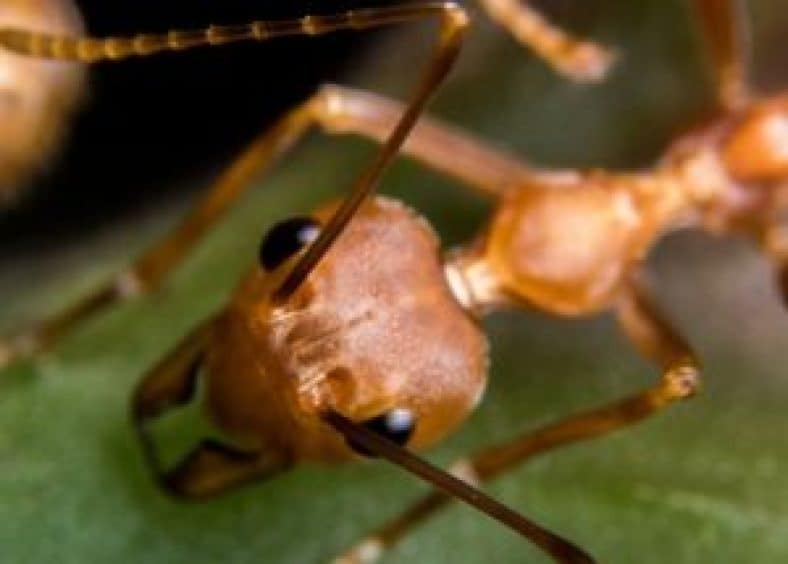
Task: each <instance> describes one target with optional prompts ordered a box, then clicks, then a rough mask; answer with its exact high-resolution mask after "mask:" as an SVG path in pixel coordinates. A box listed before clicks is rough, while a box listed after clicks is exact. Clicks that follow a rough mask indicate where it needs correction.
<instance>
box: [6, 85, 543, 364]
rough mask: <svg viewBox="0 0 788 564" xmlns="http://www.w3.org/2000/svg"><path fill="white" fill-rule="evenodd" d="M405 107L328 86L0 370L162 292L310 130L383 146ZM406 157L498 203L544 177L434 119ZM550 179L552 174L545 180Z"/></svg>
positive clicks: (22, 338) (408, 146)
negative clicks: (104, 314) (128, 303)
mask: <svg viewBox="0 0 788 564" xmlns="http://www.w3.org/2000/svg"><path fill="white" fill-rule="evenodd" d="M404 108H405V106H404V105H403V104H402V103H400V102H396V101H393V100H389V99H387V98H384V97H382V96H379V95H375V94H372V93H369V92H365V91H361V90H355V89H352V88H346V87H341V86H336V85H330V86H324V87H323V88H321V89H320V90H319V91H318V92H317V93H316V94H315V95H314V96H313V97H312V98H310V99H309V100H307V101H306V102H305V103H303V104H302V105H301V106H299V107H297V108H296V109H294V110H292V111H291V112H290V113H289V114H287V115H286V116H285V117H284V118H282V119H281V120H280V121H279V122H277V123H276V124H275V125H274V126H273V127H272V128H270V129H269V130H267V131H266V132H265V133H264V134H263V135H261V136H260V137H259V138H258V139H257V140H255V141H254V142H253V143H252V144H251V145H250V146H249V148H248V149H246V151H245V152H244V153H243V154H242V155H241V156H240V157H239V158H238V159H237V160H236V161H235V162H234V163H233V164H232V165H231V166H230V167H229V168H228V169H227V170H226V171H225V172H224V173H223V174H222V175H221V177H220V178H219V179H218V181H217V182H216V183H215V184H214V185H213V186H212V187H211V188H210V189H209V190H208V193H207V195H206V196H205V197H204V198H203V200H202V201H201V202H200V203H199V204H198V205H197V206H196V207H195V209H194V210H193V211H192V212H191V213H189V215H188V216H187V217H186V218H185V219H184V220H183V222H182V223H181V224H180V225H179V226H178V227H177V228H176V229H175V230H173V231H172V232H171V233H170V234H169V235H167V236H166V237H165V238H164V239H162V240H161V241H159V242H158V243H156V244H154V245H153V246H152V247H151V248H150V249H148V250H147V251H145V252H144V253H143V254H142V255H141V256H140V257H139V258H138V259H137V260H136V261H134V262H133V263H132V265H131V266H130V267H129V268H128V269H126V270H125V271H123V272H121V273H120V274H119V275H117V276H115V277H114V278H113V279H112V280H110V281H109V282H108V283H106V284H105V285H103V286H101V287H100V288H98V289H96V290H95V291H94V292H92V293H91V294H90V295H88V296H87V297H85V298H84V299H82V300H81V301H79V302H77V303H76V304H74V305H73V306H71V307H69V308H68V309H66V310H65V311H63V312H62V313H60V314H58V315H56V316H54V317H52V318H50V319H47V320H45V321H43V322H42V323H40V324H38V325H37V326H36V327H34V328H33V329H32V330H30V331H28V332H25V333H22V334H20V335H17V336H15V337H12V338H11V339H10V340H8V341H5V342H3V341H0V367H2V365H3V364H4V363H8V362H10V361H12V360H14V359H16V358H19V357H26V356H30V355H32V354H35V353H37V352H41V351H44V350H47V349H49V348H50V347H51V346H53V345H54V344H55V342H56V341H57V340H58V339H59V338H61V337H62V336H63V335H65V334H66V333H68V332H69V331H70V330H72V329H73V328H74V327H76V326H77V325H79V324H80V323H81V322H83V321H84V320H86V319H87V318H89V317H91V316H93V315H96V314H98V313H100V312H101V311H105V310H107V309H108V308H109V307H111V306H112V305H114V304H116V303H119V302H121V301H125V300H128V299H132V298H135V297H138V296H140V295H143V294H146V293H150V292H153V291H155V290H156V289H158V288H159V287H160V286H161V284H162V283H163V282H164V281H165V280H166V278H167V276H168V275H169V274H170V272H171V271H172V270H173V269H174V268H175V267H176V266H177V265H178V264H179V263H180V262H181V260H182V259H183V258H185V257H186V256H187V255H188V253H189V252H190V251H191V250H192V249H193V248H194V247H195V246H196V245H197V243H199V241H200V240H201V239H202V238H203V236H204V235H205V234H206V233H207V232H208V231H209V230H210V229H211V228H212V227H213V226H214V225H215V224H216V223H217V222H218V221H219V220H220V219H221V218H222V217H223V216H224V214H225V213H226V212H227V211H228V210H229V209H230V208H231V206H232V205H233V203H234V202H235V201H237V200H238V198H239V197H240V196H241V195H242V194H243V193H244V192H245V191H246V190H247V189H248V188H249V186H250V183H251V180H252V178H253V177H254V176H255V175H257V174H260V173H261V171H263V170H265V169H266V168H268V167H270V166H271V165H272V164H273V162H274V161H275V160H276V159H277V158H278V157H280V156H281V155H282V154H284V153H285V152H287V151H288V150H289V149H290V148H291V147H292V146H293V145H294V144H295V143H296V142H297V141H298V140H299V139H300V138H301V137H302V136H303V135H304V134H305V133H306V132H307V131H308V130H309V129H310V128H311V127H313V126H318V127H320V128H321V129H322V130H324V131H325V132H326V133H328V134H350V133H352V134H356V135H360V136H363V137H366V138H369V139H373V140H375V141H378V142H383V141H385V139H386V138H387V136H388V135H389V134H390V133H391V131H392V129H393V128H394V127H395V125H396V123H397V121H398V120H399V118H400V117H401V115H402V112H403V111H404ZM403 152H405V153H406V154H409V155H411V156H413V157H415V158H417V159H418V160H420V161H422V162H424V163H426V164H428V165H429V166H432V167H433V168H435V169H437V170H439V171H442V172H444V173H447V174H449V175H451V176H454V177H456V178H458V179H460V180H461V181H463V182H464V183H465V184H467V185H468V186H470V187H471V188H474V189H475V190H477V191H478V192H480V193H482V194H485V195H488V196H495V197H498V196H501V195H502V194H503V193H504V192H505V191H506V190H508V189H512V188H515V187H519V186H520V185H522V183H523V181H524V179H527V178H534V177H536V176H538V175H540V174H542V173H540V172H539V171H536V170H533V169H530V168H529V167H527V166H525V165H523V164H521V163H520V162H518V161H517V160H516V158H514V157H511V156H508V155H506V154H505V153H503V152H501V151H498V150H496V149H493V148H491V147H488V146H486V145H485V144H484V143H482V142H480V141H478V140H476V139H474V138H473V137H471V136H469V135H468V134H466V133H463V132H461V131H459V130H457V129H454V128H452V127H450V126H448V125H445V124H442V123H440V122H438V121H436V120H433V119H430V118H423V119H422V120H421V121H419V122H418V124H417V125H416V126H415V128H414V130H413V131H412V133H411V135H410V136H409V137H408V140H407V141H406V142H405V144H404V146H403ZM544 174H547V173H544Z"/></svg>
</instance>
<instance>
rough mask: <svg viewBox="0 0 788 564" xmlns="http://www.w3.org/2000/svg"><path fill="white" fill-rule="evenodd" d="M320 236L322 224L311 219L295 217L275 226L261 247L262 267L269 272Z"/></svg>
mask: <svg viewBox="0 0 788 564" xmlns="http://www.w3.org/2000/svg"><path fill="white" fill-rule="evenodd" d="M318 235H320V224H319V223H317V222H316V221H315V220H314V219H312V218H309V217H293V218H291V219H288V220H285V221H282V222H280V223H277V224H276V225H274V226H273V227H272V228H271V229H270V230H269V231H268V233H267V234H266V236H265V237H264V238H263V243H262V244H261V245H260V265H261V266H262V267H263V268H264V269H266V270H267V271H269V272H270V271H272V270H274V269H276V267H278V266H279V265H280V264H282V263H283V262H285V261H286V260H287V259H289V258H290V257H292V256H293V255H294V254H296V253H297V252H298V251H300V250H301V249H303V248H304V247H306V246H307V245H310V244H311V243H313V242H314V241H315V239H317V237H318Z"/></svg>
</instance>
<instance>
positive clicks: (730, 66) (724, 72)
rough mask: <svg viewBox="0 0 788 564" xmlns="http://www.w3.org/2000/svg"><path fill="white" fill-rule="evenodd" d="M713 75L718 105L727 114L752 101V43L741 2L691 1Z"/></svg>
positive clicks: (732, 0)
mask: <svg viewBox="0 0 788 564" xmlns="http://www.w3.org/2000/svg"><path fill="white" fill-rule="evenodd" d="M691 4H694V6H695V11H696V12H697V16H698V19H699V21H700V27H701V30H702V32H703V35H704V37H705V39H706V44H707V45H708V50H709V55H710V57H711V61H712V64H713V66H714V70H715V73H716V77H715V78H716V83H717V92H718V100H719V103H720V104H721V105H722V106H723V108H725V109H727V110H736V109H738V108H741V107H742V106H745V105H746V104H747V103H748V102H749V101H750V100H751V98H752V96H751V91H750V84H749V80H748V72H749V70H750V68H749V67H750V56H751V45H750V43H751V41H750V36H749V34H748V33H747V16H748V14H747V8H746V6H745V3H744V2H743V0H692V2H691Z"/></svg>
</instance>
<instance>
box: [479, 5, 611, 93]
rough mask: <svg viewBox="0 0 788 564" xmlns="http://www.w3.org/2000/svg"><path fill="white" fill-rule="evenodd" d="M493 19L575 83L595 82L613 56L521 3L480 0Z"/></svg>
mask: <svg viewBox="0 0 788 564" xmlns="http://www.w3.org/2000/svg"><path fill="white" fill-rule="evenodd" d="M480 2H481V4H482V7H483V8H484V10H485V11H486V12H487V14H488V15H489V16H490V18H491V19H492V20H494V21H495V22H496V23H497V24H498V25H500V26H501V27H503V28H505V29H506V30H508V31H509V33H511V34H512V36H513V37H514V38H515V39H517V41H519V42H520V43H522V44H523V45H527V46H528V47H530V48H531V49H533V50H534V52H535V53H536V54H537V55H539V56H540V57H541V58H542V59H544V60H545V61H546V62H547V63H548V64H549V65H550V66H552V67H553V68H554V69H555V70H557V71H558V72H560V73H561V74H563V75H565V76H567V77H568V78H570V79H572V80H574V81H577V82H597V81H599V80H602V79H603V78H605V76H606V75H607V72H608V71H609V70H610V67H611V66H612V65H613V63H614V62H615V59H616V56H615V54H614V53H613V52H612V51H611V50H609V49H607V48H605V47H603V46H601V45H599V44H597V43H593V42H590V41H582V40H580V39H577V38H575V37H572V36H571V35H569V34H568V33H566V32H565V31H563V30H562V29H560V28H558V27H556V26H554V25H553V24H551V23H550V22H548V21H547V20H546V19H545V18H544V16H542V15H541V14H540V13H539V12H538V11H536V10H535V9H534V8H532V7H531V6H529V5H528V3H527V2H524V1H523V0H480Z"/></svg>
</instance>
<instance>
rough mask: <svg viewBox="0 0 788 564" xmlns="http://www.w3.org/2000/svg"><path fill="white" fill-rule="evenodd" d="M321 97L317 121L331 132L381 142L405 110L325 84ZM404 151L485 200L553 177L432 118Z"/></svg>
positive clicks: (397, 104)
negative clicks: (484, 196)
mask: <svg viewBox="0 0 788 564" xmlns="http://www.w3.org/2000/svg"><path fill="white" fill-rule="evenodd" d="M319 97H320V100H321V102H322V103H323V104H324V105H325V108H324V109H322V110H321V111H320V112H319V113H318V114H317V115H316V116H315V119H317V120H318V122H319V124H320V126H321V127H322V128H323V129H324V130H325V131H326V132H327V133H331V134H353V135H360V136H362V137H365V138H368V139H372V140H375V141H377V142H380V143H382V142H383V141H384V140H385V139H386V138H387V137H388V135H389V133H390V132H391V130H392V128H393V127H394V125H395V124H396V123H397V120H398V119H399V116H401V115H402V112H403V110H404V109H405V105H404V104H403V103H402V102H399V101H396V100H392V99H391V98H386V97H385V96H381V95H379V94H375V93H372V92H367V91H364V90H357V89H354V88H348V87H346V86H338V85H333V84H332V85H326V86H324V87H323V88H322V89H321V90H320V94H319ZM401 151H402V152H403V153H405V154H407V155H409V156H411V157H413V158H415V159H417V160H419V161H421V162H422V163H424V164H426V165H427V166H430V167H432V168H434V169H436V170H438V171H440V172H442V173H444V174H447V175H449V176H453V177H455V178H457V179H458V180H460V181H462V182H464V183H465V184H467V185H468V186H470V187H471V188H473V189H475V190H476V191H478V192H479V193H481V194H483V195H486V196H493V197H498V196H500V195H501V194H502V193H503V192H505V191H506V190H508V189H514V188H519V187H520V186H521V185H522V184H523V182H525V181H527V179H533V178H534V177H537V176H540V175H547V174H549V173H546V172H545V173H541V172H539V171H538V170H535V169H531V168H530V167H528V166H526V165H524V164H521V163H520V162H519V161H518V159H517V157H515V156H512V155H507V154H506V153H505V152H504V151H501V150H499V149H496V148H493V147H491V146H489V145H486V144H485V143H484V142H483V141H481V140H479V139H476V138H474V137H473V136H472V135H469V134H468V133H466V132H463V131H461V130H460V129H458V128H455V127H452V126H451V125H448V124H445V123H442V122H440V121H439V120H436V119H434V118H430V117H427V116H425V117H422V118H420V119H419V121H418V123H417V124H416V125H415V126H414V128H413V131H411V133H410V135H409V136H408V139H407V140H406V141H405V143H404V145H403V146H402V149H401Z"/></svg>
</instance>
